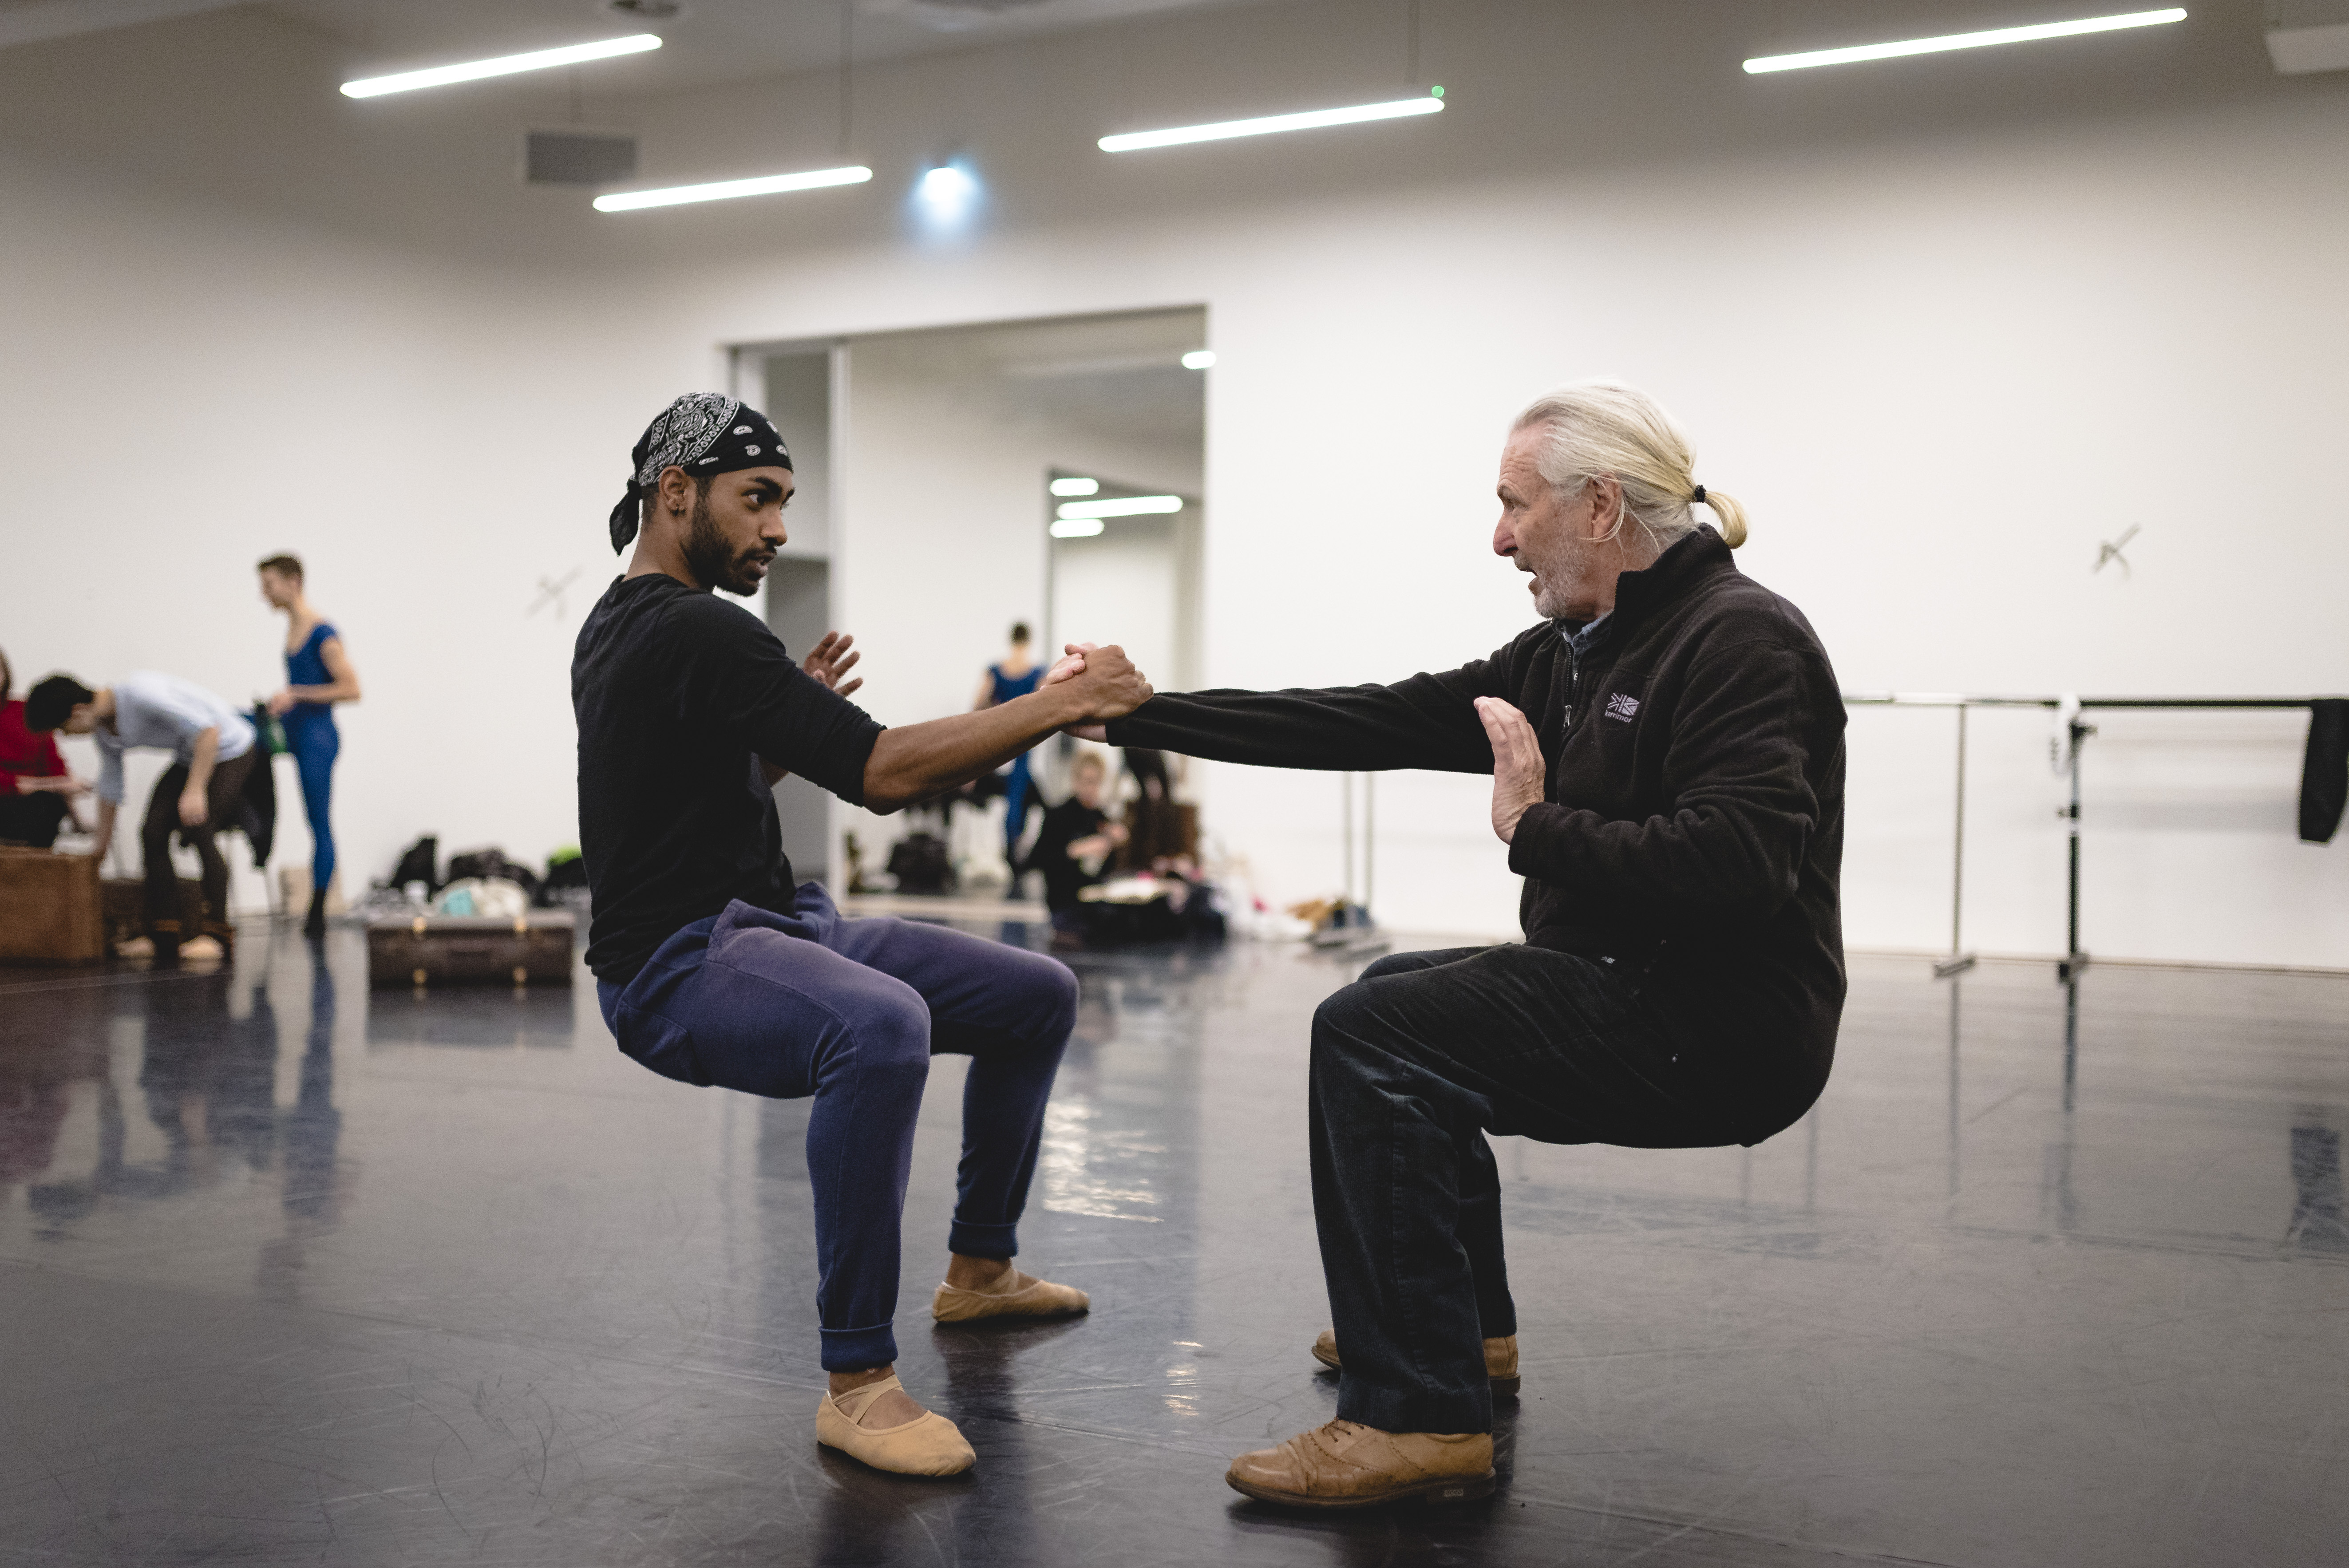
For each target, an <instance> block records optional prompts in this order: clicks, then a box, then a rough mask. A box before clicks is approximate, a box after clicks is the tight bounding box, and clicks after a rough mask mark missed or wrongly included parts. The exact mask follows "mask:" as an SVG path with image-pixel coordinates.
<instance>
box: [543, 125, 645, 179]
mask: <svg viewBox="0 0 2349 1568" xmlns="http://www.w3.org/2000/svg"><path fill="white" fill-rule="evenodd" d="M635 174H636V138H635V137H633V136H629V135H626V134H625V133H624V132H620V131H616V130H530V131H524V132H523V139H522V177H523V180H525V181H528V182H529V183H531V184H533V185H611V184H615V183H616V182H618V181H622V180H627V179H631V178H633V177H634V176H635Z"/></svg>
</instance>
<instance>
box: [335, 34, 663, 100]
mask: <svg viewBox="0 0 2349 1568" xmlns="http://www.w3.org/2000/svg"><path fill="white" fill-rule="evenodd" d="M660 46H661V41H660V39H659V38H657V37H656V36H654V35H652V34H650V33H636V34H631V35H630V36H627V37H625V38H605V39H602V40H600V41H599V42H596V43H593V44H566V45H564V46H563V47H562V48H560V49H540V50H537V51H536V52H534V53H532V54H527V55H501V56H499V57H497V58H496V59H494V60H474V61H471V63H469V64H466V65H461V66H434V67H432V68H431V69H429V70H424V71H402V72H400V73H399V74H398V76H393V77H363V78H361V79H360V80H358V81H355V82H345V83H344V84H343V96H344V97H345V98H381V97H382V96H383V95H384V94H386V93H405V92H413V91H415V90H416V89H417V88H445V87H447V86H448V85H449V84H450V83H451V82H477V81H480V80H481V78H482V77H510V76H512V75H514V74H515V73H516V72H519V71H543V70H546V69H548V68H549V67H554V66H575V65H579V64H580V63H582V62H583V61H586V60H608V59H610V58H611V57H613V56H615V55H641V54H643V53H644V52H645V51H646V50H647V49H657V48H659V47H660Z"/></svg>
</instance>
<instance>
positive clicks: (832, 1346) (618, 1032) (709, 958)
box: [596, 882, 1077, 1372]
mask: <svg viewBox="0 0 2349 1568" xmlns="http://www.w3.org/2000/svg"><path fill="white" fill-rule="evenodd" d="M596 997H597V1000H598V1001H599V1002H601V1004H602V1006H603V1011H604V1021H605V1023H606V1024H608V1025H610V1026H611V1029H612V1034H613V1036H614V1037H615V1038H616V1039H617V1040H618V1041H619V1043H620V1048H621V1049H622V1050H623V1051H626V1053H627V1054H628V1055H629V1056H631V1057H635V1058H636V1060H637V1061H638V1062H641V1063H642V1064H644V1065H645V1066H646V1067H648V1068H652V1070H653V1071H655V1072H657V1073H660V1074H663V1075H664V1076H666V1077H668V1078H678V1079H680V1080H682V1081H684V1082H686V1083H692V1084H700V1085H704V1086H708V1085H711V1084H715V1085H717V1086H719V1087H720V1088H735V1089H740V1090H742V1091H743V1092H745V1093H747V1094H761V1095H767V1096H769V1097H771V1098H772V1099H800V1098H802V1097H803V1096H807V1095H813V1096H814V1097H815V1105H814V1107H813V1108H812V1111H811V1113H810V1115H809V1117H808V1133H807V1162H808V1178H809V1181H810V1182H811V1184H812V1187H813V1189H814V1193H815V1249H816V1267H817V1284H816V1312H817V1320H818V1322H819V1324H820V1326H821V1327H822V1330H823V1366H824V1369H825V1370H826V1371H828V1372H854V1371H859V1370H862V1369H864V1368H865V1367H883V1366H886V1365H888V1364H889V1363H891V1362H893V1361H895V1360H896V1358H897V1341H896V1336H895V1334H893V1333H892V1332H891V1328H890V1320H891V1319H892V1318H893V1317H894V1316H895V1314H896V1310H897V1264H898V1253H899V1241H898V1230H899V1224H900V1222H901V1220H902V1218H903V1215H904V1212H905V1180H906V1174H907V1172H908V1171H909V1170H910V1169H911V1167H912V1163H913V1157H914V1122H915V1119H916V1116H917V1115H918V1114H919V1113H920V1110H921V1107H922V1088H923V1086H924V1084H925V1083H926V1081H927V1079H928V1077H929V1071H930V1055H931V1053H932V1052H934V1051H951V1052H954V1053H955V1054H957V1055H960V1056H968V1057H970V1058H971V1063H970V1072H969V1075H968V1078H965V1079H964V1083H963V1096H962V1127H963V1137H962V1164H961V1167H960V1171H959V1174H958V1177H957V1194H956V1201H955V1215H954V1225H953V1228H952V1230H951V1231H950V1232H949V1233H948V1234H947V1247H948V1248H949V1249H951V1250H952V1251H954V1252H957V1253H967V1254H968V1255H970V1256H973V1257H983V1258H1009V1257H1010V1256H1012V1255H1013V1254H1014V1253H1017V1252H1018V1251H1019V1213H1020V1211H1021V1210H1022V1209H1024V1208H1025V1207H1026V1206H1027V1202H1028V1186H1029V1182H1030V1181H1031V1180H1032V1179H1033V1178H1034V1176H1035V1174H1036V1150H1037V1146H1038V1144H1039V1142H1040V1140H1041V1138H1042V1134H1043V1127H1044V1102H1045V1101H1046V1100H1047V1099H1050V1097H1051V1093H1052V1078H1053V1075H1054V1074H1055V1073H1056V1072H1058V1071H1059V1069H1060V1065H1061V1051H1062V1050H1063V1049H1064V1048H1066V1047H1067V1045H1068V1042H1069V1030H1070V1029H1071V1026H1073V1025H1074V1023H1075V1021H1076V1014H1077V979H1076V976H1075V975H1071V974H1070V973H1069V971H1068V968H1067V967H1066V966H1065V965H1061V964H1060V963H1059V962H1057V961H1056V960H1053V959H1050V958H1047V957H1045V956H1043V955H1042V954H1036V953H1030V952H1028V951H1026V950H1025V949H1023V948H1017V947H1006V946H1004V945H1003V944H1000V943H996V942H989V941H988V940H986V939H985V938H983V937H978V936H972V935H969V934H967V933H963V932H958V931H949V930H947V928H946V927H944V926H938V925H923V924H919V923H914V922H910V921H903V920H896V919H894V918H887V917H883V918H877V919H870V920H850V919H846V918H844V917H843V915H842V914H841V913H840V912H839V911H838V910H837V909H835V908H834V907H833V903H832V899H831V896H830V895H829V894H828V893H826V892H825V891H824V889H823V885H822V884H821V883H818V882H805V883H802V884H801V886H800V889H799V894H798V901H797V907H796V909H795V910H794V911H793V912H792V913H791V914H789V915H781V914H776V913H772V912H771V911H768V910H763V909H754V908H752V907H751V906H750V905H749V904H747V903H741V902H740V900H737V901H736V902H734V903H730V904H728V905H727V906H726V910H725V913H721V914H717V915H712V916H711V917H709V919H707V920H698V921H695V922H694V923H692V924H691V925H688V926H687V927H686V928H685V929H684V930H682V931H680V932H678V934H676V935H674V936H672V937H670V938H669V939H668V940H667V942H665V943H663V944H661V946H660V949H659V950H658V951H657V952H656V953H655V954H653V956H652V958H651V959H650V960H649V961H648V962H647V964H646V965H645V966H644V968H643V969H642V970H640V971H638V972H637V974H636V977H635V978H634V979H632V980H630V981H629V982H628V983H627V985H625V986H619V985H609V984H605V985H598V986H597V987H596Z"/></svg>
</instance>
